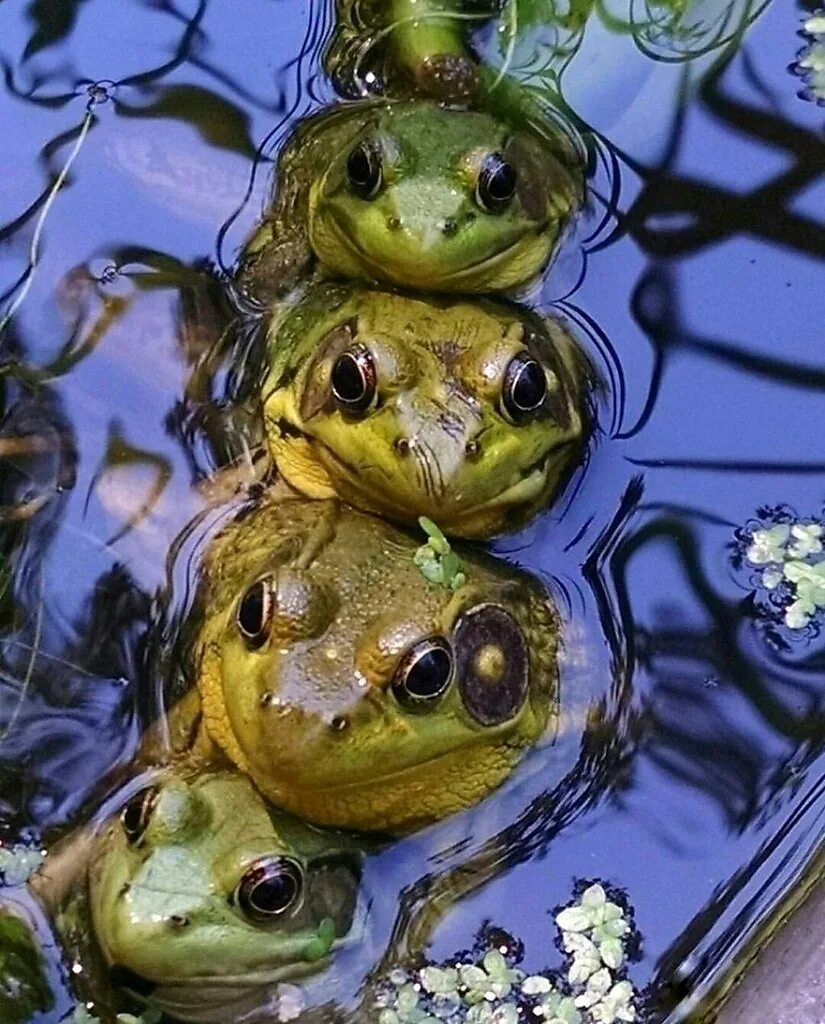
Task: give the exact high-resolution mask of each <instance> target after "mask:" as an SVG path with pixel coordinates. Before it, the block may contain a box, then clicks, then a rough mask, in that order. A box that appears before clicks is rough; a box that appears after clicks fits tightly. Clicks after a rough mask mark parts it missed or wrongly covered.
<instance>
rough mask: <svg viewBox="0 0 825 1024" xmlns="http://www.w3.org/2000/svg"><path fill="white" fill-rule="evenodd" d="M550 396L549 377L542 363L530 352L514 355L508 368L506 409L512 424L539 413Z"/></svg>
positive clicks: (504, 388)
mask: <svg viewBox="0 0 825 1024" xmlns="http://www.w3.org/2000/svg"><path fill="white" fill-rule="evenodd" d="M546 397H547V378H546V377H545V375H544V370H543V368H542V366H541V364H540V363H538V362H536V360H535V359H533V357H532V356H531V355H528V354H527V353H526V352H519V353H518V354H517V355H514V356H513V358H512V359H511V360H510V362H509V363H508V364H507V366H506V367H505V370H504V383H503V384H502V388H501V406H502V412H503V414H504V415H505V417H506V418H507V419H509V420H510V421H511V422H512V423H521V422H523V421H524V420H526V419H529V418H530V417H531V416H532V415H534V414H535V413H537V412H538V411H539V410H540V409H541V407H542V406H543V405H544V399H545V398H546Z"/></svg>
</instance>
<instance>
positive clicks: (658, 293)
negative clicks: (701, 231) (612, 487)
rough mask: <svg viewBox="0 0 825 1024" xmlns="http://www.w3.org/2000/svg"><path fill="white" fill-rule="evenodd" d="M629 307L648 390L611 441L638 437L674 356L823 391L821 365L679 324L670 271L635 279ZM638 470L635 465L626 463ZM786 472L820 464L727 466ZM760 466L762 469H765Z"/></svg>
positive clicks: (698, 463) (710, 464) (658, 267)
mask: <svg viewBox="0 0 825 1024" xmlns="http://www.w3.org/2000/svg"><path fill="white" fill-rule="evenodd" d="M630 308H631V310H632V313H633V317H634V319H635V321H636V323H637V324H638V325H639V327H640V328H641V330H642V331H643V332H644V334H645V336H646V337H647V338H648V339H649V341H650V343H651V345H652V347H653V368H652V371H651V374H650V386H649V390H648V394H647V398H646V399H645V402H644V406H643V408H642V411H641V413H640V414H639V417H638V419H637V420H636V422H635V423H634V424H633V425H632V426H631V427H627V428H624V429H623V430H622V431H621V432H620V433H619V434H617V435H616V436H617V437H619V438H622V439H629V438H631V437H634V436H635V435H637V434H639V433H640V432H641V431H642V430H643V429H644V428H645V427H646V426H647V423H648V421H649V419H650V417H651V415H652V414H653V411H654V409H655V408H656V405H657V402H658V399H659V393H660V390H661V387H662V382H663V380H664V374H665V369H666V366H667V364H668V361H669V360H670V359H671V358H672V357H673V356H674V355H675V354H676V353H677V352H689V353H695V354H698V355H701V356H706V357H708V358H710V359H714V360H716V361H717V362H719V363H722V364H724V365H727V366H730V367H734V368H736V369H738V370H741V371H742V372H743V373H748V374H751V375H753V376H754V377H757V378H764V379H766V380H771V381H776V382H778V383H782V384H789V385H792V386H793V387H796V388H803V389H807V390H817V391H818V390H822V389H825V370H823V368H822V366H821V364H816V363H813V362H811V363H806V364H800V363H795V362H791V361H790V360H788V359H783V358H781V357H778V356H770V355H765V354H763V353H758V354H757V353H755V352H753V351H750V350H749V349H748V348H746V347H745V346H744V345H737V344H733V343H731V342H728V341H725V340H723V339H719V338H714V337H708V336H705V335H702V334H699V333H697V332H695V331H691V330H690V329H689V328H687V327H686V326H685V325H684V323H683V320H682V304H681V302H680V299H679V294H678V290H677V285H676V276H675V273H674V271H673V270H672V269H671V268H670V267H668V266H666V265H664V264H655V265H654V266H652V267H650V268H649V269H648V270H647V271H645V273H644V274H642V276H641V277H640V278H639V281H638V284H637V285H636V287H635V289H634V291H633V295H632V296H631V300H630ZM632 461H634V462H635V463H636V464H637V465H643V464H644V463H643V462H641V461H640V460H632ZM656 464H657V465H668V464H669V465H681V466H684V467H685V468H687V467H688V466H693V467H694V468H700V467H701V468H714V467H720V468H722V467H723V465H724V464H722V463H719V462H718V461H717V460H702V459H696V460H682V461H680V462H679V461H677V462H675V463H674V462H673V461H672V460H658V461H657V463H656ZM760 467H761V468H762V471H772V472H775V471H777V470H780V469H783V468H784V469H786V470H787V471H788V472H798V471H801V472H820V471H821V464H820V463H818V462H815V461H813V460H811V461H808V460H805V461H804V462H801V463H794V464H793V465H790V464H788V465H786V466H784V467H783V466H779V465H777V464H776V463H769V462H766V460H759V461H756V460H754V462H753V463H751V464H749V465H748V464H743V463H741V462H736V463H733V464H731V465H730V466H729V468H732V469H736V468H738V469H742V470H743V471H745V470H747V469H751V470H753V471H757V472H758V471H760ZM766 467H768V468H767V470H766Z"/></svg>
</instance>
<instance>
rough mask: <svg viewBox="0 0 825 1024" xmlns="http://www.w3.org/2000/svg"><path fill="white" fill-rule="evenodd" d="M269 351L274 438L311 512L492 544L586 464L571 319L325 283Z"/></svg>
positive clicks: (267, 397)
mask: <svg viewBox="0 0 825 1024" xmlns="http://www.w3.org/2000/svg"><path fill="white" fill-rule="evenodd" d="M268 344H269V372H268V374H267V376H266V379H265V381H264V384H263V401H264V419H265V429H266V434H267V439H268V442H269V446H270V449H271V452H272V455H273V457H274V459H275V462H276V464H277V466H278V469H279V471H280V473H281V474H282V476H283V477H284V479H285V480H286V481H287V482H288V483H289V484H290V485H291V486H292V487H294V488H296V489H297V490H299V491H301V492H302V493H304V494H306V495H308V496H310V497H313V498H328V497H331V496H333V495H335V494H338V495H340V497H342V498H344V499H345V500H346V501H348V502H351V503H352V504H353V505H355V506H357V507H358V508H362V509H365V510H366V511H370V512H376V513H378V514H380V515H383V516H387V517H389V518H392V519H396V520H400V521H402V522H411V523H412V522H415V521H416V520H417V518H418V517H419V516H422V515H423V516H428V517H430V518H432V519H436V520H437V521H438V525H439V526H440V527H441V528H442V529H443V530H444V532H445V533H447V534H453V535H456V536H463V537H474V538H487V537H491V536H494V535H495V534H498V533H503V532H505V531H507V530H511V529H513V528H515V527H518V526H521V525H523V524H524V523H525V522H526V521H527V520H528V519H529V518H530V517H531V516H533V515H534V514H535V513H537V512H538V511H540V510H541V509H542V508H544V507H545V506H546V505H547V504H548V503H549V501H550V500H551V498H552V497H553V496H554V494H555V493H556V492H557V491H558V490H559V488H560V486H561V485H562V484H563V482H564V481H565V480H566V478H567V477H568V476H569V474H570V471H571V470H572V469H573V467H574V466H575V465H577V464H578V462H579V461H580V457H581V454H582V449H583V446H584V442H585V439H586V435H587V432H588V427H589V416H588V410H587V386H588V373H587V370H586V366H585V359H584V357H583V355H582V353H581V351H580V350H579V349H578V347H577V346H576V343H575V341H574V340H573V339H572V337H571V336H570V334H569V333H568V331H567V328H566V327H565V325H564V323H563V322H562V321H561V320H557V319H550V318H546V319H542V318H540V317H538V316H536V315H535V314H533V313H531V312H529V311H527V310H524V309H520V308H517V307H514V306H510V305H505V304H503V303H493V302H490V301H489V300H487V301H485V300H475V301H473V302H466V301H460V300H451V301H450V300H441V301H438V300H433V299H429V300H427V301H423V300H419V299H413V298H409V297H405V296H402V295H395V294H391V293H388V292H379V291H374V290H370V289H367V288H361V287H358V286H347V285H335V284H331V283H325V284H320V285H318V286H316V287H315V288H314V289H312V290H310V292H309V294H308V295H307V296H306V297H305V299H304V300H303V301H302V302H300V303H299V304H298V305H297V306H296V307H295V308H294V309H293V310H292V311H290V312H289V313H287V314H286V316H285V317H278V316H276V317H275V318H274V319H273V322H272V325H271V327H270V332H269V342H268Z"/></svg>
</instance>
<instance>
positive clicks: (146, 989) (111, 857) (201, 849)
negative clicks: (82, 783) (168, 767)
mask: <svg viewBox="0 0 825 1024" xmlns="http://www.w3.org/2000/svg"><path fill="white" fill-rule="evenodd" d="M51 857H52V855H50V856H49V858H47V860H46V863H45V866H44V867H43V868H41V870H40V872H39V874H38V875H36V876H35V877H34V878H33V880H32V881H31V882H30V888H31V889H32V890H33V891H34V893H35V894H37V895H38V896H39V898H40V899H41V901H42V902H43V903H44V904H45V905H46V906H47V907H50V908H51V907H53V906H54V905H55V904H57V905H59V906H60V908H61V909H60V911H59V913H58V915H57V927H58V931H59V932H60V933H62V936H63V939H64V941H65V943H66V946H67V948H68V950H74V951H79V950H82V953H83V955H82V960H83V962H84V965H85V967H86V972H87V974H88V975H89V977H88V978H87V980H86V985H87V986H90V985H91V987H90V988H89V990H88V991H86V992H84V993H83V995H84V996H91V997H92V998H97V999H100V998H101V994H100V992H101V989H100V987H98V990H97V991H96V990H95V988H94V982H93V979H92V975H93V974H94V973H95V971H94V966H95V964H96V963H97V974H98V976H99V979H100V978H102V977H103V975H104V974H105V975H106V976H107V978H108V981H109V982H110V983H111V984H113V985H116V986H122V987H124V988H125V989H126V990H127V991H129V992H131V993H133V994H134V995H136V996H137V997H139V998H140V999H141V1000H143V1001H145V1002H147V1003H149V1004H150V1005H152V1006H155V1007H157V1008H159V1009H162V1010H163V1011H164V1012H166V1013H168V1014H169V1015H170V1016H172V1017H173V1018H175V1019H177V1020H183V1021H204V1022H206V1021H215V1022H219V1024H226V1022H227V1021H228V1020H230V1019H231V1020H235V1019H236V1018H237V1017H238V1016H239V1015H241V1014H242V1013H243V1012H245V1011H246V1012H248V1011H249V1009H250V1008H252V1007H255V1006H257V1005H259V1004H260V1003H261V1001H262V1000H264V999H265V998H266V995H267V991H268V990H270V991H272V992H273V993H274V994H275V996H277V991H276V985H277V983H278V982H280V981H283V980H286V979H293V978H298V977H302V976H305V975H308V974H311V973H314V972H316V971H319V970H321V969H322V968H323V967H325V966H326V965H327V964H328V963H329V959H330V956H331V955H332V953H333V952H334V950H335V949H336V948H337V947H339V946H340V945H341V942H342V941H343V940H344V938H345V937H346V936H347V934H348V933H349V932H350V930H351V929H352V927H353V922H354V918H355V912H356V908H357V898H358V882H359V874H360V858H359V853H358V851H357V848H356V846H355V844H354V842H353V841H352V839H350V838H349V837H346V836H343V835H340V834H337V833H334V832H326V833H324V832H321V831H319V830H317V829H313V828H312V827H310V826H307V825H304V824H303V823H302V822H299V821H297V820H295V819H293V818H291V817H289V816H288V815H285V814H283V813H282V812H279V811H274V810H272V809H270V808H268V807H267V805H266V804H265V803H264V801H263V800H262V798H261V797H260V795H259V794H258V793H257V791H256V790H255V789H254V788H253V786H252V784H251V782H250V780H249V779H248V778H247V777H246V776H245V775H243V774H241V773H239V772H237V771H234V770H229V771H228V770H202V771H193V770H192V769H191V768H188V769H187V770H183V771H181V770H178V771H176V772H174V773H168V772H167V773H165V774H162V775H160V776H159V778H158V779H157V781H156V783H155V784H153V785H149V786H147V787H145V788H142V789H139V790H137V792H135V793H134V794H133V795H132V796H131V797H130V798H129V799H128V800H127V802H126V803H125V805H124V806H123V807H122V809H121V810H120V811H119V812H118V813H115V814H114V815H113V816H112V817H111V818H110V819H109V820H108V821H107V822H106V823H105V824H104V825H103V826H102V828H101V829H100V830H99V831H97V832H95V831H94V830H92V829H86V830H82V831H81V832H80V833H77V834H75V836H73V837H70V839H69V840H68V842H67V843H65V844H64V846H63V847H62V848H61V847H58V848H57V850H56V851H55V854H54V860H52V859H51ZM78 868H81V869H82V870H80V871H78ZM72 873H74V874H76V875H79V877H78V878H77V879H76V880H75V884H74V891H73V893H72V894H71V895H70V896H69V898H68V900H65V899H63V898H62V896H63V893H62V890H63V889H65V885H66V877H67V875H69V876H70V875H71V874H72ZM92 937H93V948H92V944H90V943H89V941H88V940H89V939H90V938H92ZM105 987H106V986H105V985H104V986H103V989H105ZM104 1002H105V998H104Z"/></svg>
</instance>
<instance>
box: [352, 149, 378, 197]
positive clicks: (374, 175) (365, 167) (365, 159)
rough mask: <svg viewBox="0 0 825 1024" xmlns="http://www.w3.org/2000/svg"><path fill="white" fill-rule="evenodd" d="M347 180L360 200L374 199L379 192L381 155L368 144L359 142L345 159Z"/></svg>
mask: <svg viewBox="0 0 825 1024" xmlns="http://www.w3.org/2000/svg"><path fill="white" fill-rule="evenodd" d="M347 180H348V181H349V187H350V188H351V189H352V191H353V192H354V193H355V194H356V195H357V196H360V198H361V199H374V198H375V196H377V195H378V193H379V192H380V191H381V185H382V183H383V173H382V170H381V153H380V151H379V149H378V147H377V146H375V145H374V144H373V143H370V142H359V143H358V145H357V146H356V147H355V149H353V151H352V152H351V153H350V155H349V156H348V157H347Z"/></svg>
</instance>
